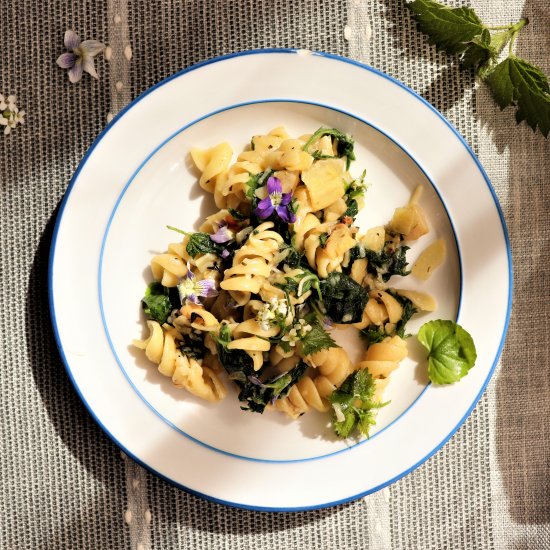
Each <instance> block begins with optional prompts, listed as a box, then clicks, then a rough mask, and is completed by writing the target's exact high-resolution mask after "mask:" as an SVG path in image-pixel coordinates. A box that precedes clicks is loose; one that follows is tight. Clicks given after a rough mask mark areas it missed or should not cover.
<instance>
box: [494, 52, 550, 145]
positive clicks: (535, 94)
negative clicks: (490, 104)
mask: <svg viewBox="0 0 550 550" xmlns="http://www.w3.org/2000/svg"><path fill="white" fill-rule="evenodd" d="M486 82H487V84H488V85H489V88H490V89H491V93H492V94H493V97H494V98H495V101H496V102H497V103H498V105H499V106H500V108H501V109H504V108H505V107H507V106H509V105H516V106H517V112H516V120H517V122H518V124H519V123H520V122H521V121H522V120H525V122H527V124H528V125H529V126H530V127H531V128H532V129H533V131H536V129H537V127H538V128H539V130H540V131H541V133H542V134H543V135H544V137H548V133H549V132H550V89H549V86H548V79H547V78H546V75H545V74H544V73H543V72H542V71H541V70H540V69H539V68H538V67H535V65H531V64H530V63H528V62H527V61H525V60H523V59H520V58H519V57H516V56H513V55H512V56H510V57H508V58H507V59H505V60H504V61H502V63H499V64H498V65H497V66H496V67H495V68H494V70H493V71H492V72H491V73H490V74H489V75H488V76H487V79H486Z"/></svg>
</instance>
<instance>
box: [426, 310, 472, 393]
mask: <svg viewBox="0 0 550 550" xmlns="http://www.w3.org/2000/svg"><path fill="white" fill-rule="evenodd" d="M418 341H419V342H420V343H421V344H422V345H423V346H424V347H425V348H426V349H427V350H428V377H429V378H430V380H431V381H432V382H434V383H435V384H454V383H455V382H458V381H459V380H460V379H461V378H463V377H464V376H466V375H467V374H468V372H469V370H470V369H471V368H472V367H473V366H474V365H475V362H476V359H477V352H476V347H475V344H474V341H473V339H472V337H471V336H470V334H469V333H468V332H467V331H466V330H464V329H463V328H462V327H461V326H460V325H458V324H456V323H454V322H453V321H443V320H441V319H439V320H436V321H430V322H429V323H425V324H424V325H422V326H421V327H420V330H419V331H418Z"/></svg>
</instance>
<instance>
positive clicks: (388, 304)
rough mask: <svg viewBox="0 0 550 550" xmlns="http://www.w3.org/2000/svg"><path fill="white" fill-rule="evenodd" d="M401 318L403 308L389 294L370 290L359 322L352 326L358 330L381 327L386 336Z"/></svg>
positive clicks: (383, 291)
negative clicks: (372, 326) (374, 326)
mask: <svg viewBox="0 0 550 550" xmlns="http://www.w3.org/2000/svg"><path fill="white" fill-rule="evenodd" d="M402 316H403V306H402V305H401V304H400V303H399V302H398V301H397V300H396V299H395V298H394V297H393V296H392V295H391V294H389V293H388V292H386V291H385V290H371V291H370V292H369V300H368V302H367V304H366V306H365V309H364V310H363V316H362V318H361V321H359V322H358V323H354V324H353V325H352V326H354V327H355V328H358V329H364V328H366V327H368V326H370V325H376V326H382V327H384V330H385V331H386V334H391V333H392V332H393V331H394V330H395V325H396V324H397V323H398V322H399V321H400V320H401V317H402Z"/></svg>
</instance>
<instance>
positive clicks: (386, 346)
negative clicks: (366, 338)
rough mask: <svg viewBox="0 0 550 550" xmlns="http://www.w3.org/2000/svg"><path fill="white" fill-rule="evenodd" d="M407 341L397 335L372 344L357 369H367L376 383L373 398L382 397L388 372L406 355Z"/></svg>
mask: <svg viewBox="0 0 550 550" xmlns="http://www.w3.org/2000/svg"><path fill="white" fill-rule="evenodd" d="M407 355H408V351H407V342H405V340H403V339H402V338H400V337H399V336H392V337H391V338H389V337H388V338H385V339H384V340H383V341H382V342H378V343H376V344H372V345H371V346H370V347H369V348H368V349H367V351H366V352H365V356H364V358H363V360H362V361H360V362H359V363H358V364H357V369H367V370H368V371H369V373H370V374H371V376H372V377H373V378H374V382H375V384H376V392H375V395H374V397H375V399H377V400H378V401H380V400H381V398H382V393H383V392H384V389H385V388H386V386H387V384H388V382H389V376H390V374H391V373H392V372H393V371H394V370H395V369H396V368H397V367H398V366H399V363H400V362H401V361H402V360H403V359H405V357H407Z"/></svg>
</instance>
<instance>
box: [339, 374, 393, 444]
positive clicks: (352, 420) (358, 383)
mask: <svg viewBox="0 0 550 550" xmlns="http://www.w3.org/2000/svg"><path fill="white" fill-rule="evenodd" d="M375 390H376V385H375V383H374V379H373V378H372V376H371V375H370V374H369V372H368V371H367V370H365V369H362V370H358V371H355V372H354V373H352V374H350V375H349V376H348V377H347V378H346V379H345V380H344V383H343V384H342V385H341V386H340V387H339V388H338V389H337V390H335V391H334V392H332V394H331V396H330V398H329V400H330V402H331V404H332V428H333V429H334V432H335V433H336V435H338V436H339V437H349V436H350V435H351V434H353V432H354V431H355V430H357V431H358V432H359V434H361V435H364V436H366V437H368V436H369V431H370V428H371V426H373V425H374V424H375V415H374V411H375V410H376V409H379V408H380V407H383V406H385V405H387V403H378V402H376V401H374V399H373V398H374V392H375Z"/></svg>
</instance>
